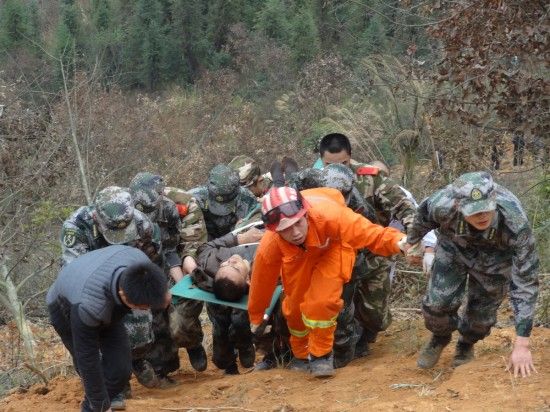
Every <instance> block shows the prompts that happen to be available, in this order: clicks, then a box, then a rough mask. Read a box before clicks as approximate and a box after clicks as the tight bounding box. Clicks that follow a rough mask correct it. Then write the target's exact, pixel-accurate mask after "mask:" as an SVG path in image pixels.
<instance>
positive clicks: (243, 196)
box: [47, 133, 539, 411]
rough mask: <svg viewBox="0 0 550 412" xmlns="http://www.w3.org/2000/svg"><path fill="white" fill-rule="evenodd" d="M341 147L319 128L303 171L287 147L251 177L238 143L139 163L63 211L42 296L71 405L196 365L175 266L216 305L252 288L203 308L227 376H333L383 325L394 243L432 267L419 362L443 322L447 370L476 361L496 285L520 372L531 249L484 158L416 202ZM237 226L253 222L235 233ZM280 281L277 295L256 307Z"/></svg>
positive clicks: (190, 315) (111, 398)
mask: <svg viewBox="0 0 550 412" xmlns="http://www.w3.org/2000/svg"><path fill="white" fill-rule="evenodd" d="M351 154H352V153H351V144H350V140H349V139H348V137H347V136H345V135H343V134H339V133H332V134H328V135H326V136H325V137H323V139H322V140H321V141H320V144H319V156H320V160H319V163H320V166H319V165H316V166H314V167H312V168H306V169H299V168H298V165H297V164H296V162H295V161H293V160H292V159H290V158H287V157H285V158H283V160H282V162H275V163H274V165H273V167H272V169H271V174H268V173H266V174H261V172H260V169H259V167H258V165H257V163H256V162H255V161H254V160H253V159H251V158H249V157H246V156H238V157H236V158H235V159H233V161H231V163H230V164H229V165H217V166H215V167H214V168H213V169H212V170H211V171H210V173H209V176H208V181H207V184H206V185H205V186H201V187H197V188H194V189H191V190H189V191H184V190H181V189H177V188H174V187H168V186H166V185H165V182H164V179H163V178H162V177H161V176H159V175H155V174H152V173H145V172H144V173H138V174H137V175H136V176H135V177H134V178H133V179H132V181H131V182H129V185H128V186H127V187H118V186H110V187H107V188H105V189H104V190H102V191H101V192H99V194H98V195H97V197H96V198H95V201H94V203H93V204H92V205H89V206H83V207H81V208H79V209H78V210H77V211H75V212H74V213H73V214H72V215H71V216H70V217H69V218H68V219H67V220H66V221H65V222H64V224H63V227H62V230H61V246H62V250H63V252H62V253H63V254H62V268H61V271H60V273H59V275H58V277H57V279H56V281H55V282H54V283H53V285H52V286H51V288H50V290H49V292H48V295H47V305H48V310H49V313H50V319H51V323H52V325H53V327H54V328H55V330H56V332H57V333H58V334H59V335H60V337H61V339H62V341H63V344H64V345H65V346H66V348H67V349H68V350H69V352H70V353H71V355H72V358H73V362H74V366H75V369H76V371H77V372H78V374H79V375H80V378H81V380H82V383H83V386H84V390H85V397H84V400H83V402H82V404H81V408H82V410H83V411H106V410H116V409H124V407H125V402H124V399H125V397H128V396H131V392H130V390H129V379H130V375H131V373H132V372H133V373H134V374H135V376H136V378H137V380H138V381H139V382H140V383H141V384H143V385H145V386H147V387H156V388H166V387H170V386H172V385H173V384H175V382H174V380H173V379H172V378H171V377H170V376H169V374H170V373H171V372H173V371H176V370H177V369H178V368H179V357H178V349H179V348H186V350H187V353H188V355H189V361H190V364H191V366H192V367H193V368H194V369H195V370H197V371H204V370H205V369H206V367H207V355H206V351H205V349H204V347H203V344H202V342H203V331H202V326H201V320H200V317H199V316H200V314H201V312H202V310H203V305H204V302H202V301H200V300H193V299H187V298H182V297H177V296H175V297H172V296H171V293H170V290H169V288H170V286H171V285H173V284H175V283H177V282H179V281H180V280H181V279H182V278H183V277H184V276H185V275H186V274H189V275H190V276H191V278H192V280H193V282H194V283H195V285H197V286H198V287H200V288H202V289H205V290H206V291H209V292H212V293H213V294H214V295H215V297H216V298H218V299H220V300H222V301H226V302H232V301H239V300H240V299H241V298H243V296H244V295H246V294H248V311H246V310H242V309H236V308H234V307H231V306H226V305H221V304H214V303H207V304H206V311H207V314H208V317H209V319H210V321H211V322H212V336H213V355H212V360H213V362H214V364H215V365H216V366H217V367H218V368H220V369H223V370H225V373H226V374H238V373H239V369H238V366H237V359H238V360H239V363H240V365H241V366H242V367H244V368H252V367H255V369H257V370H262V369H270V368H273V367H286V368H289V369H292V370H300V371H303V372H306V373H309V374H311V375H313V376H315V377H329V376H332V375H334V373H335V368H339V367H343V366H345V365H346V364H348V363H349V362H350V361H351V360H353V359H355V358H358V357H362V356H365V355H367V354H368V351H369V343H372V342H374V341H375V340H376V337H377V334H378V333H379V332H380V331H383V330H385V329H386V328H387V327H388V326H389V324H390V322H391V315H390V310H389V295H390V286H391V277H392V275H391V273H392V266H393V265H392V260H390V259H388V258H389V257H391V256H392V255H396V254H400V253H401V254H404V255H405V256H406V258H407V259H408V261H409V263H412V264H419V265H420V264H421V263H422V264H423V268H424V272H425V273H427V274H428V275H429V283H428V286H427V291H426V294H425V297H424V299H423V301H422V314H423V316H424V320H425V325H426V327H427V329H429V330H430V331H431V333H432V335H431V338H430V339H429V341H428V342H427V343H426V344H425V346H424V347H423V348H422V349H421V351H420V354H419V357H418V360H417V364H418V366H419V367H420V368H431V367H433V366H434V365H435V364H436V363H437V362H438V360H439V357H440V355H441V352H442V351H443V349H444V348H445V346H446V345H448V344H449V342H450V341H451V336H452V334H453V332H454V331H456V330H458V339H457V343H456V349H455V354H454V358H453V361H452V363H453V366H454V367H457V366H460V365H462V364H464V363H466V362H468V361H470V360H471V359H473V357H474V350H473V347H474V344H475V343H476V342H477V341H479V340H481V339H483V338H485V337H486V336H488V335H489V333H490V330H491V327H492V326H493V325H494V324H495V322H496V314H497V309H498V308H499V305H500V304H501V302H502V300H503V299H504V297H505V295H506V292H507V290H508V289H509V295H510V302H511V304H512V307H513V311H514V315H515V328H516V335H517V337H516V339H515V341H514V345H513V350H512V353H511V355H510V360H509V365H508V368H509V369H510V370H511V371H513V373H514V375H516V376H517V375H518V374H519V375H521V376H524V377H525V376H528V375H530V374H531V373H532V372H534V371H535V368H534V365H533V360H532V356H531V352H530V350H529V336H530V333H531V329H532V325H533V314H534V307H535V301H536V298H537V294H538V278H537V276H538V275H537V270H538V263H539V261H538V258H537V253H536V250H535V243H534V238H533V234H532V232H531V229H530V225H529V222H528V220H527V217H526V215H525V212H524V211H523V209H522V207H521V204H520V202H519V201H518V199H517V198H516V197H515V196H514V195H513V194H512V193H511V192H510V191H508V190H507V189H505V188H504V187H502V186H500V185H498V184H496V183H494V182H493V179H492V177H491V175H490V174H489V173H486V172H483V171H482V172H471V173H466V174H464V175H462V176H460V177H459V178H457V179H456V180H455V181H454V182H453V183H451V184H449V185H447V186H446V187H444V188H442V189H441V190H439V191H437V192H435V193H433V194H432V195H431V196H429V197H428V198H426V199H424V200H423V201H422V202H421V203H420V205H419V206H417V204H416V202H415V201H414V199H413V198H412V196H411V194H410V193H409V192H408V191H407V190H405V189H404V188H402V187H400V186H399V185H398V184H397V183H395V182H394V181H392V180H391V178H390V177H389V173H388V170H387V168H386V167H385V165H384V164H381V163H380V162H378V163H377V162H375V163H374V164H360V163H357V162H356V161H354V160H352V158H351ZM250 222H258V223H259V225H255V224H248V223H250ZM243 225H246V226H250V227H251V228H250V229H249V230H247V231H245V230H241V231H238V230H235V228H236V227H242V226H243ZM246 226H245V228H246ZM396 227H397V228H396ZM398 228H400V230H399V229H398ZM434 230H435V234H436V235H437V238H436V239H434V238H435V235H434V234H433V233H434V232H433V231H434ZM423 238H424V240H423ZM258 242H259V243H258ZM247 246H251V247H247ZM278 284H282V288H283V293H282V294H281V298H280V299H279V302H278V304H277V305H276V307H275V310H274V311H273V313H272V315H271V316H270V317H269V319H268V320H266V318H267V316H266V314H265V311H266V308H268V307H269V305H270V302H271V298H272V295H273V292H274V290H275V288H276V287H277V285H278ZM464 298H465V299H464ZM463 300H465V303H464V307H463V310H461V311H460V312H459V307H460V306H461V305H462V304H463ZM266 322H267V323H269V325H268V326H267V327H265V326H266V324H265V323H266ZM256 349H258V350H261V351H262V352H263V354H264V356H263V359H262V360H261V361H258V362H256Z"/></svg>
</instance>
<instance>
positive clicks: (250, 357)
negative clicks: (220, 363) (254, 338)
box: [239, 345, 256, 368]
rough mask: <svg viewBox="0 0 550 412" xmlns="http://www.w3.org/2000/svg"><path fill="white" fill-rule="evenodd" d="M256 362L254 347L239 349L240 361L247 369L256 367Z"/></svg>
mask: <svg viewBox="0 0 550 412" xmlns="http://www.w3.org/2000/svg"><path fill="white" fill-rule="evenodd" d="M255 360H256V349H255V348H254V345H250V346H248V347H246V348H241V349H239V361H240V362H241V365H243V367H245V368H251V367H253V366H254V361H255Z"/></svg>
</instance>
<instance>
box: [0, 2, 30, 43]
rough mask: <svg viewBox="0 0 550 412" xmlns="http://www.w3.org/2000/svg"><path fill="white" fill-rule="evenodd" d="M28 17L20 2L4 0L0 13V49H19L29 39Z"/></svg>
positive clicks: (23, 5)
mask: <svg viewBox="0 0 550 412" xmlns="http://www.w3.org/2000/svg"><path fill="white" fill-rule="evenodd" d="M29 31H30V30H29V16H28V13H27V10H26V7H25V4H24V3H23V1H22V0H6V2H5V3H4V5H3V7H2V9H1V11H0V48H5V49H8V50H9V49H12V48H15V47H20V46H21V45H23V44H24V43H25V42H27V41H28V38H29V35H30V33H29Z"/></svg>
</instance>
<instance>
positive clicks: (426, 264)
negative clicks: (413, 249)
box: [422, 252, 435, 275]
mask: <svg viewBox="0 0 550 412" xmlns="http://www.w3.org/2000/svg"><path fill="white" fill-rule="evenodd" d="M434 259H435V254H434V253H433V252H426V253H424V258H423V259H422V271H423V272H424V274H425V275H430V274H431V273H432V266H433V264H434Z"/></svg>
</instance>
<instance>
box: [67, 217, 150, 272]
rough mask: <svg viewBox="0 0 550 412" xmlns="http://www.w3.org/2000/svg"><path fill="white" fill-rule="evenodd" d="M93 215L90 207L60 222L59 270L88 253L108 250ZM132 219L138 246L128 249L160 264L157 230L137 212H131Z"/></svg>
mask: <svg viewBox="0 0 550 412" xmlns="http://www.w3.org/2000/svg"><path fill="white" fill-rule="evenodd" d="M93 211H94V207H93V206H82V207H80V208H79V209H78V210H76V211H75V212H74V213H73V214H72V215H71V216H70V217H69V218H68V219H67V220H65V222H63V226H62V228H61V238H60V240H61V250H62V254H61V266H65V265H67V264H68V263H70V262H71V261H73V260H74V259H75V258H77V257H78V256H80V255H83V254H85V253H87V252H90V251H92V250H96V249H101V248H103V247H106V246H109V243H108V242H107V241H106V240H105V238H104V237H103V235H102V234H101V233H100V231H99V229H98V227H97V225H96V224H95V222H94V220H93V218H92V213H93ZM134 219H135V220H136V225H137V229H138V233H139V234H140V241H141V242H140V244H139V245H138V244H137V243H138V242H139V241H134V242H131V244H128V246H138V247H139V249H141V250H143V251H144V252H145V253H146V254H147V255H148V256H149V257H150V258H151V259H152V260H153V261H155V263H159V259H158V254H159V253H160V252H161V241H160V230H159V228H158V226H157V225H156V224H153V223H151V221H150V220H149V218H148V217H147V216H146V215H144V214H143V213H141V212H140V211H139V210H134ZM153 250H154V251H153ZM148 251H149V252H148Z"/></svg>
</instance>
